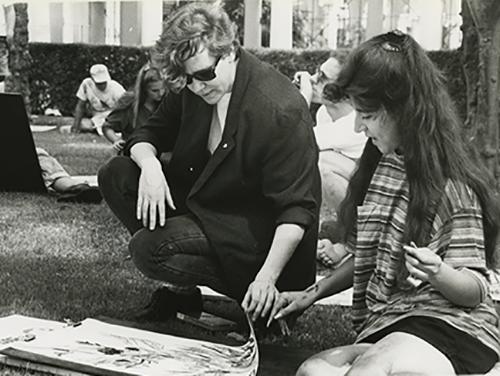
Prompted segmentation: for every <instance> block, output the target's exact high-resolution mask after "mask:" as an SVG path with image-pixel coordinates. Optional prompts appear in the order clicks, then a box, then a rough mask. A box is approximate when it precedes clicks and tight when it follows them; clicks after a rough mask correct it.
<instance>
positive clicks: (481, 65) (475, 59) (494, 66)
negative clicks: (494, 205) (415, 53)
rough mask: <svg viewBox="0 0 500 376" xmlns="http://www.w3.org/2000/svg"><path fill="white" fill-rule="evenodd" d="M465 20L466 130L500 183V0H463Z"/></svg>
mask: <svg viewBox="0 0 500 376" xmlns="http://www.w3.org/2000/svg"><path fill="white" fill-rule="evenodd" d="M462 19H463V25H462V32H463V42H462V47H461V48H462V58H463V67H464V73H465V82H466V91H467V119H466V121H465V132H466V136H467V137H468V139H469V140H470V141H471V142H472V143H474V144H475V145H476V146H477V147H478V149H479V151H480V154H481V156H482V158H483V160H484V161H485V163H486V164H487V166H488V168H489V170H490V171H491V172H492V173H493V174H494V176H495V178H496V181H497V182H498V181H499V178H500V176H499V175H500V174H499V165H498V163H499V152H500V145H499V115H500V113H499V98H500V84H499V82H498V79H499V73H500V72H499V70H500V4H499V2H498V0H481V1H478V0H462Z"/></svg>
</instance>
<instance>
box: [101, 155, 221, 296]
mask: <svg viewBox="0 0 500 376" xmlns="http://www.w3.org/2000/svg"><path fill="white" fill-rule="evenodd" d="M139 176H140V169H139V167H138V166H137V165H136V164H135V162H134V161H132V160H131V159H130V158H128V157H123V156H118V157H115V158H113V159H111V160H110V161H109V162H108V163H106V164H105V165H104V166H103V167H102V168H101V169H100V170H99V173H98V182H99V188H100V190H101V193H102V195H103V197H104V200H105V201H106V202H107V204H108V205H109V207H110V208H111V210H112V211H113V213H114V214H115V215H116V216H117V217H118V219H119V220H120V221H121V222H122V223H123V224H124V225H125V227H127V229H128V231H129V232H130V234H132V239H131V240H130V243H129V250H130V254H131V256H132V259H133V261H134V263H135V265H136V266H137V268H138V269H139V270H140V271H141V272H142V273H143V274H144V275H146V276H148V277H150V278H152V279H156V280H159V281H164V282H167V283H168V284H172V285H175V286H178V287H180V288H190V287H194V286H196V285H204V286H208V287H210V288H212V289H214V290H215V291H217V292H220V293H222V294H226V290H227V289H226V288H225V285H224V283H223V281H222V278H221V275H222V274H221V273H222V271H221V269H220V267H219V265H218V263H217V261H216V259H215V254H214V251H213V249H212V248H211V246H210V243H209V241H208V239H207V237H206V236H205V234H204V233H203V231H202V229H201V228H200V226H199V225H198V224H197V223H196V221H195V220H194V217H193V216H192V215H190V214H185V215H179V216H174V217H168V218H167V221H166V224H165V226H163V227H159V226H157V227H156V229H154V230H153V231H150V230H149V229H147V228H144V227H143V225H142V222H140V221H138V220H137V219H136V202H137V191H138V185H139Z"/></svg>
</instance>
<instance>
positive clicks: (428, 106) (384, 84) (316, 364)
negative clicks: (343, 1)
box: [271, 31, 500, 376]
mask: <svg viewBox="0 0 500 376" xmlns="http://www.w3.org/2000/svg"><path fill="white" fill-rule="evenodd" d="M334 85H336V86H337V88H336V89H338V90H343V91H344V92H345V94H346V95H348V96H349V98H350V99H351V101H352V104H353V106H354V108H355V110H356V113H357V114H356V130H357V131H358V132H364V133H365V134H366V136H368V137H369V140H368V143H367V145H366V147H365V150H364V152H363V154H362V156H361V159H360V162H359V166H358V168H357V170H356V172H355V173H354V175H353V177H352V179H351V181H350V184H349V188H348V193H347V196H346V198H345V200H344V201H343V203H342V205H341V209H340V213H339V221H340V223H341V225H342V231H343V240H344V242H345V244H346V246H347V248H348V250H349V252H350V253H352V255H353V256H352V257H351V258H350V259H349V260H348V261H347V262H345V263H343V264H342V265H341V266H340V267H339V268H338V269H336V270H334V271H333V273H332V274H331V275H330V276H329V277H326V278H324V279H323V280H321V281H319V282H317V283H316V284H314V285H312V286H310V287H309V288H308V289H306V290H304V291H292V292H282V293H281V294H280V297H279V298H278V300H277V301H276V302H275V304H274V307H273V312H272V316H271V317H274V318H276V319H279V318H282V317H285V316H287V315H289V314H291V313H298V312H301V311H303V310H304V309H306V308H307V307H309V306H311V305H312V304H313V303H314V302H315V301H317V300H319V299H321V298H323V297H326V296H328V295H332V294H335V293H338V292H340V291H342V290H344V289H347V288H349V287H351V286H353V290H354V291H353V302H352V319H353V326H354V329H355V330H356V331H357V339H356V343H355V344H354V345H350V346H344V347H340V348H334V349H330V350H326V351H324V352H322V353H319V354H317V355H315V356H313V357H312V358H310V359H308V360H306V361H305V362H304V363H303V364H302V365H301V367H300V368H299V370H298V372H297V375H301V376H303V375H308V376H310V375H344V374H346V375H351V376H352V375H370V376H373V375H397V374H405V375H407V374H418V375H454V374H473V373H476V374H478V373H479V374H480V373H485V372H487V371H488V370H490V369H491V368H492V367H493V366H494V364H495V363H496V362H498V359H499V358H498V357H499V344H500V341H499V333H498V316H497V313H496V311H495V308H494V306H493V304H492V301H491V298H490V297H489V294H488V285H489V277H488V276H489V268H490V267H492V266H493V265H494V261H495V245H496V240H497V233H498V226H499V208H498V203H497V201H496V199H495V197H494V192H493V188H492V187H494V186H495V184H493V183H492V182H491V180H490V179H491V178H490V175H489V173H488V172H487V171H485V169H484V168H483V167H482V165H481V164H480V163H478V162H477V161H476V159H475V158H474V157H473V156H472V155H471V154H472V153H471V154H469V149H470V145H466V144H465V143H464V140H463V139H462V137H461V126H462V124H461V122H460V120H459V118H458V117H457V113H456V111H455V110H454V106H453V104H452V101H451V99H450V96H449V94H448V93H447V91H446V88H445V84H444V78H443V76H442V75H441V73H440V72H439V71H438V69H437V68H436V67H435V66H434V64H433V63H432V62H431V60H430V59H429V57H428V56H427V55H426V53H425V52H424V51H423V49H422V48H421V47H420V46H419V45H418V44H417V42H416V41H415V40H414V39H413V38H412V37H411V36H409V35H406V34H403V33H401V32H399V31H394V32H389V33H386V34H383V35H379V36H376V37H374V38H372V39H370V40H369V41H367V42H365V43H363V44H361V45H360V46H359V47H358V48H356V49H355V50H354V51H353V52H352V53H351V55H350V56H349V58H348V61H347V63H346V64H345V66H344V67H343V69H342V71H341V72H340V74H339V78H338V80H337V82H336V83H335V84H334ZM275 313H276V314H275ZM331 325H335V323H331Z"/></svg>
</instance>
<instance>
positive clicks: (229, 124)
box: [188, 49, 252, 197]
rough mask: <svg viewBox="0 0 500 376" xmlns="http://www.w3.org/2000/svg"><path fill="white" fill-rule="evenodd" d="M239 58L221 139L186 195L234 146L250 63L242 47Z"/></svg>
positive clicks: (206, 176)
mask: <svg viewBox="0 0 500 376" xmlns="http://www.w3.org/2000/svg"><path fill="white" fill-rule="evenodd" d="M239 53H240V58H239V61H238V67H237V68H236V76H235V79H234V83H233V90H232V93H231V99H230V101H229V107H228V109H227V115H226V123H225V126H224V132H223V133H222V139H221V142H220V144H219V146H218V147H217V149H215V152H214V154H213V155H212V157H211V158H210V159H209V160H208V163H207V165H206V167H205V169H204V170H203V172H202V173H201V175H200V177H199V178H198V180H197V181H196V183H195V184H194V186H193V188H192V189H191V192H190V193H189V196H188V197H191V196H193V195H194V194H196V192H198V191H199V190H200V189H201V188H202V187H203V185H204V184H205V183H206V182H207V180H208V179H209V178H210V177H211V176H212V174H213V173H214V171H215V170H216V169H217V167H218V166H219V165H220V164H221V163H222V162H223V161H224V159H226V158H227V156H228V155H230V154H231V150H233V148H234V147H235V146H236V142H235V135H236V133H237V131H238V124H239V116H238V115H239V110H240V109H241V107H242V106H241V105H242V102H243V98H244V95H245V92H246V89H247V86H248V83H249V80H250V76H251V69H252V66H251V65H252V63H251V62H250V61H249V60H250V59H251V57H250V56H249V53H248V52H246V51H245V50H243V49H240V51H239Z"/></svg>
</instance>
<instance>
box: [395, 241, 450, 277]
mask: <svg viewBox="0 0 500 376" xmlns="http://www.w3.org/2000/svg"><path fill="white" fill-rule="evenodd" d="M403 248H404V250H405V251H406V253H405V266H406V268H407V269H408V272H409V273H410V276H412V277H413V278H416V279H418V280H421V281H424V282H432V281H433V280H434V279H435V278H436V276H437V274H438V273H439V272H440V270H441V266H442V265H443V260H442V259H441V257H439V256H438V255H437V254H436V253H435V252H433V251H431V250H430V249H429V248H427V247H422V248H417V247H415V246H413V245H411V246H408V245H405V246H403Z"/></svg>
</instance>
